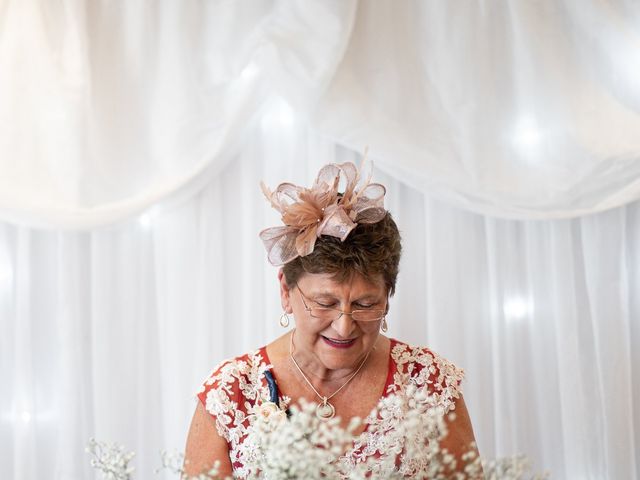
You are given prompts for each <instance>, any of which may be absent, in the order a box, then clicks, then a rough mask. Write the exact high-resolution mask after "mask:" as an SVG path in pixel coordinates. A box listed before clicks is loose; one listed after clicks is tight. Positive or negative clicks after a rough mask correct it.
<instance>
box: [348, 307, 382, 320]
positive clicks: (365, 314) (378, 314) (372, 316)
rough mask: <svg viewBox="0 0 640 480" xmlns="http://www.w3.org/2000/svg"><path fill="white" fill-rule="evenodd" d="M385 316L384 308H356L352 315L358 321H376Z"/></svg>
mask: <svg viewBox="0 0 640 480" xmlns="http://www.w3.org/2000/svg"><path fill="white" fill-rule="evenodd" d="M383 316H384V310H356V311H354V312H353V314H352V315H351V317H352V318H353V319H354V320H355V321H356V322H375V321H376V320H380V319H381V318H382V317H383Z"/></svg>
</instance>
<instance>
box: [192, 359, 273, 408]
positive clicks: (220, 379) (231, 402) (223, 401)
mask: <svg viewBox="0 0 640 480" xmlns="http://www.w3.org/2000/svg"><path fill="white" fill-rule="evenodd" d="M270 368H271V365H269V359H268V358H267V356H266V351H265V349H264V347H263V348H260V349H258V350H255V351H253V352H250V353H245V354H243V355H239V356H237V357H233V358H230V359H227V360H224V361H222V362H220V363H219V364H218V365H217V366H216V367H214V368H213V370H212V371H211V373H209V375H207V377H206V378H205V380H204V381H203V383H202V384H201V386H200V389H199V390H198V392H197V396H198V398H199V399H200V401H201V402H202V404H203V405H204V406H205V408H206V410H207V411H208V412H209V413H210V414H212V415H215V416H217V415H220V414H221V413H227V412H228V411H229V410H231V409H238V408H240V409H244V407H245V403H246V401H252V400H253V401H255V399H256V398H257V397H258V396H259V395H260V393H261V389H262V388H263V382H262V377H263V376H264V372H265V371H266V370H269V369H270Z"/></svg>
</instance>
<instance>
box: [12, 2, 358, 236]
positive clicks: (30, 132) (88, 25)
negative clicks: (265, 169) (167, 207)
mask: <svg viewBox="0 0 640 480" xmlns="http://www.w3.org/2000/svg"><path fill="white" fill-rule="evenodd" d="M2 7H3V8H1V9H0V14H1V15H2V17H1V18H0V172H2V174H1V175H0V218H4V219H5V220H9V221H12V222H15V223H21V224H24V225H31V226H38V227H47V226H53V227H62V228H91V227H94V226H101V225H106V224H111V223H113V222H116V221H120V220H122V219H126V218H129V217H131V216H132V215H135V214H136V213H139V212H141V211H143V210H144V209H146V208H148V207H150V206H152V205H154V204H155V203H157V202H158V201H160V200H166V199H167V198H176V199H179V198H184V197H188V196H190V195H193V193H194V192H196V191H198V190H199V189H201V188H202V186H203V185H204V184H205V183H206V179H207V178H209V177H211V176H212V175H215V174H217V173H218V172H219V171H220V170H221V168H222V167H223V166H224V164H225V163H226V162H227V161H228V158H229V155H230V154H232V152H233V151H234V148H235V147H236V144H237V142H238V141H239V137H240V135H241V133H242V132H243V131H244V130H245V129H246V125H247V124H248V123H250V120H251V118H252V117H253V116H254V115H255V113H256V112H257V111H258V110H259V108H260V106H261V105H262V103H263V101H264V99H265V98H266V97H267V96H268V95H269V94H270V95H272V94H274V93H277V92H279V91H282V92H286V93H287V96H288V98H290V99H292V100H296V101H297V103H298V104H299V105H300V106H301V107H302V106H303V105H304V104H305V103H306V102H309V103H311V104H314V98H316V97H317V96H318V92H322V91H323V90H324V85H326V83H328V81H329V78H330V77H331V75H332V74H333V70H334V69H335V67H336V64H337V62H338V61H339V60H340V58H341V57H342V52H343V50H344V48H345V44H346V40H347V39H348V33H349V31H350V28H351V23H352V19H353V15H354V12H355V3H354V2H353V1H343V0H332V1H325V0H322V1H319V0H316V1H308V0H305V1H302V0H300V1H293V0H288V1H286V2H253V1H246V0H245V1H240V2H227V1H215V2H195V1H188V2H179V3H176V2H170V1H165V2H156V3H149V4H142V3H141V2H108V1H103V2H83V1H80V0H75V1H67V2H53V3H52V2H39V1H35V0H27V1H22V0H17V1H8V2H5V3H2Z"/></svg>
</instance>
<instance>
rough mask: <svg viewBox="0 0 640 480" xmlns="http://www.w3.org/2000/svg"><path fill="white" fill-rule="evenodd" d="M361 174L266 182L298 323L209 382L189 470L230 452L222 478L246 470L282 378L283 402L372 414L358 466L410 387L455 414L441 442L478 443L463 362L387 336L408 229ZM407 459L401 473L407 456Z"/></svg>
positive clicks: (347, 170) (345, 415)
mask: <svg viewBox="0 0 640 480" xmlns="http://www.w3.org/2000/svg"><path fill="white" fill-rule="evenodd" d="M358 182H359V174H358V171H357V169H356V167H355V165H353V164H352V163H344V164H340V165H338V164H330V165H327V166H325V167H324V168H323V169H322V170H321V171H320V173H319V174H318V178H317V179H316V181H315V183H314V185H313V186H312V187H311V188H310V189H307V188H302V187H297V186H295V185H292V184H290V183H284V184H281V185H280V186H279V187H278V188H277V189H276V191H275V192H270V191H269V190H268V189H267V188H266V187H264V186H263V190H264V192H265V195H266V196H267V198H268V199H269V200H270V201H271V204H272V206H273V207H274V208H276V209H277V210H279V211H280V212H281V213H282V220H283V223H284V226H281V227H274V228H270V229H267V230H265V231H263V232H261V234H260V236H261V238H262V240H263V241H264V243H265V246H266V248H267V252H268V257H269V261H270V262H271V263H272V264H274V265H281V266H282V268H281V269H280V270H279V272H278V281H279V285H280V298H281V303H282V309H283V314H282V317H281V318H280V325H281V326H282V327H284V328H288V327H289V324H290V321H291V320H290V317H291V316H292V317H293V323H294V325H295V328H293V329H291V330H289V331H287V332H286V333H284V334H283V335H282V336H280V337H279V338H277V339H275V340H274V341H272V342H271V343H269V344H268V345H266V346H264V347H262V348H260V349H258V350H257V351H255V352H252V353H248V354H245V355H242V356H239V357H236V358H234V359H231V360H227V361H225V362H223V363H222V364H221V365H220V366H219V367H217V368H216V369H215V370H214V371H213V373H212V374H211V375H210V376H209V377H208V378H207V380H206V381H205V382H204V385H203V387H202V388H201V390H200V392H199V394H198V398H199V400H200V402H199V403H198V405H197V408H196V411H195V414H194V417H193V421H192V424H191V429H190V432H189V437H188V440H187V449H186V459H187V461H186V464H185V470H186V473H187V474H189V475H195V474H199V473H201V472H203V471H204V470H207V469H208V468H210V467H211V466H212V465H213V463H214V461H219V462H220V473H221V474H222V475H234V476H235V477H240V478H242V477H245V476H247V475H248V472H247V470H246V466H245V465H244V462H243V458H245V455H246V454H247V452H246V451H245V449H244V448H243V446H244V444H245V441H246V438H247V428H248V425H249V422H250V421H251V415H250V412H251V411H254V410H255V408H256V407H257V406H259V405H260V404H261V403H263V402H269V400H270V399H271V400H273V392H274V387H275V388H276V391H277V392H279V398H277V399H276V400H275V401H276V403H277V404H279V406H280V407H281V408H283V409H286V408H287V407H288V406H289V405H294V404H296V403H298V402H299V401H300V400H301V399H306V400H307V401H309V402H313V403H314V404H316V409H315V413H316V415H317V416H318V417H319V418H321V419H327V418H331V417H333V416H334V415H335V416H337V417H340V419H341V422H342V424H343V425H345V426H346V425H347V424H348V423H349V421H350V420H351V419H352V418H353V417H359V418H362V419H366V420H365V422H363V423H362V425H361V426H360V428H359V430H358V431H357V432H356V434H358V436H357V438H356V441H355V442H354V446H353V449H352V450H351V451H349V452H346V453H345V457H347V458H349V457H350V458H351V461H352V462H353V464H356V463H358V462H362V461H365V460H366V457H367V456H370V455H379V454H381V453H382V452H380V451H379V450H380V449H378V448H376V442H379V440H380V439H379V437H377V436H376V435H373V434H371V432H370V429H369V428H368V427H370V426H371V424H375V423H377V424H380V423H381V422H383V421H388V420H384V419H382V418H379V417H377V416H376V414H375V413H371V412H372V410H373V409H374V407H376V406H377V405H378V403H379V402H380V400H381V399H383V398H384V397H386V396H387V395H390V394H392V393H393V394H398V393H401V392H403V391H405V390H406V388H407V387H408V386H409V385H413V386H414V387H417V389H419V390H422V391H424V392H425V393H427V394H429V395H430V396H431V398H435V399H436V403H437V404H438V406H440V407H441V408H442V411H444V412H455V417H454V416H452V415H451V416H447V422H448V431H449V433H448V435H447V436H446V437H445V438H444V440H443V441H442V442H441V446H442V447H444V448H446V449H447V450H448V451H449V452H450V453H452V454H453V455H454V456H455V457H457V458H458V460H460V458H461V457H462V454H463V452H467V451H469V448H470V445H472V442H473V441H474V436H473V430H472V427H471V422H470V420H469V415H468V413H467V409H466V407H465V403H464V400H463V398H462V394H461V389H460V383H461V381H462V378H463V371H462V370H460V369H459V368H457V367H456V366H454V365H453V364H451V363H450V362H448V361H447V360H445V359H444V358H442V357H440V356H439V355H438V354H436V353H435V352H433V351H431V350H429V349H428V348H426V347H414V346H410V345H408V344H406V343H403V342H400V341H398V340H395V339H393V338H389V337H387V336H385V335H384V333H385V332H386V331H387V318H386V316H387V313H388V312H389V298H390V297H391V296H392V295H393V293H394V291H395V286H396V278H397V275H398V265H399V261H400V252H401V246H400V234H399V232H398V228H397V226H396V224H395V222H394V221H393V219H392V218H391V215H390V214H389V212H387V211H386V210H385V209H384V207H383V200H384V194H385V189H384V187H383V186H382V185H380V184H371V183H369V181H368V180H367V181H365V182H364V185H360V186H358ZM341 183H343V184H346V185H344V187H343V190H342V191H339V185H340V184H341ZM276 386H277V387H276ZM385 428H387V431H388V429H389V428H394V425H393V424H391V425H387V426H385ZM403 458H404V457H402V456H398V460H397V464H398V467H399V470H400V471H402V468H401V467H402V462H403V461H408V460H406V459H403ZM461 463H462V462H458V465H460V464H461ZM458 468H459V467H458ZM405 471H406V469H405Z"/></svg>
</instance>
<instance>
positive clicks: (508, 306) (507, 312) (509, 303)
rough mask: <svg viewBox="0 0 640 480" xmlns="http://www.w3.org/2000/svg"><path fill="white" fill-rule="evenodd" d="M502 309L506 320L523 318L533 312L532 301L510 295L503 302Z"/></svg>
mask: <svg viewBox="0 0 640 480" xmlns="http://www.w3.org/2000/svg"><path fill="white" fill-rule="evenodd" d="M503 311H504V316H505V319H506V320H508V321H516V320H524V319H525V318H527V317H530V316H531V315H532V314H533V301H531V300H530V299H527V298H524V297H511V298H508V299H507V300H506V301H505V302H504V305H503Z"/></svg>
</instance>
